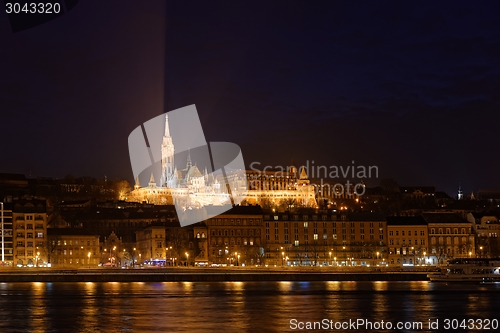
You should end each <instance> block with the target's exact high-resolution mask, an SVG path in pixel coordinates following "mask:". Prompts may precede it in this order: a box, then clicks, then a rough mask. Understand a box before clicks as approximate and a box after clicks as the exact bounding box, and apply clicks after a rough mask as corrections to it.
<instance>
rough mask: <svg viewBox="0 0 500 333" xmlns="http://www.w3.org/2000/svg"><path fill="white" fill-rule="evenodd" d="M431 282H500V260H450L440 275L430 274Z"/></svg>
mask: <svg viewBox="0 0 500 333" xmlns="http://www.w3.org/2000/svg"><path fill="white" fill-rule="evenodd" d="M427 277H428V278H429V279H430V280H431V281H444V282H484V283H492V282H497V281H498V282H500V259H499V258H461V259H452V260H449V261H448V263H447V265H446V266H445V267H443V268H442V269H441V272H440V273H437V274H429V275H427Z"/></svg>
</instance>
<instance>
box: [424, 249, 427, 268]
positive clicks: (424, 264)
mask: <svg viewBox="0 0 500 333" xmlns="http://www.w3.org/2000/svg"><path fill="white" fill-rule="evenodd" d="M425 255H426V252H425V251H424V265H426V264H427V262H426V260H425Z"/></svg>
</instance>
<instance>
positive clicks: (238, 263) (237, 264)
mask: <svg viewBox="0 0 500 333" xmlns="http://www.w3.org/2000/svg"><path fill="white" fill-rule="evenodd" d="M239 265H240V255H239V254H238V262H237V263H236V266H239Z"/></svg>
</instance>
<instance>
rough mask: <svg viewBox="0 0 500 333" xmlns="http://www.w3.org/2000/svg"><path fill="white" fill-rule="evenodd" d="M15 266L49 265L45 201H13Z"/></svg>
mask: <svg viewBox="0 0 500 333" xmlns="http://www.w3.org/2000/svg"><path fill="white" fill-rule="evenodd" d="M12 221H13V228H14V230H13V246H14V260H13V264H14V265H15V266H18V267H23V266H28V267H33V266H46V265H47V263H48V262H47V258H48V256H47V206H46V203H45V200H37V199H29V198H28V199H17V200H13V201H12Z"/></svg>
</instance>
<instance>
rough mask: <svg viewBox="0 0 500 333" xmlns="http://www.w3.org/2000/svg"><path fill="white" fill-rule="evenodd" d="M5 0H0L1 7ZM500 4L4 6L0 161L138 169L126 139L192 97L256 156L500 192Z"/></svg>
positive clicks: (205, 118)
mask: <svg viewBox="0 0 500 333" xmlns="http://www.w3.org/2000/svg"><path fill="white" fill-rule="evenodd" d="M2 5H3V4H2ZM499 13H500V4H499V3H495V2H479V3H478V2H472V1H459V2H457V1H454V2H443V3H437V2H435V1H434V2H429V3H425V4H424V3H420V2H419V3H418V4H415V5H414V6H410V5H409V4H408V2H406V1H404V2H402V1H398V2H394V3H390V2H382V3H380V2H368V1H367V2H356V3H355V4H350V3H348V2H334V1H325V2H320V1H315V2H312V3H311V2H307V1H282V2H272V3H271V2H267V1H265V2H264V1H263V2H258V3H256V2H254V1H248V2H243V1H224V2H208V1H198V2H196V1H189V2H175V3H174V2H169V3H168V4H167V8H165V3H164V2H163V1H147V2H145V1H144V2H142V1H141V2H137V1H80V3H79V4H78V5H77V6H76V7H75V8H74V9H73V10H71V11H69V12H68V13H66V14H65V15H63V16H61V17H59V18H57V19H55V20H53V21H51V22H48V23H46V24H44V25H40V26H38V27H36V28H33V29H29V30H25V31H21V32H17V33H13V32H12V31H11V28H10V25H9V21H8V19H7V16H6V15H5V14H4V13H3V11H2V13H0V115H1V118H0V119H1V127H0V142H1V143H0V149H1V150H0V151H1V153H0V172H12V173H24V174H26V175H27V176H30V175H31V176H32V177H39V176H48V177H64V176H65V175H66V174H73V175H75V176H84V175H88V176H93V177H99V178H102V177H104V175H107V176H108V178H116V177H119V178H126V179H128V180H129V181H132V180H133V176H132V169H131V166H130V160H129V155H128V146H127V139H128V135H129V134H130V132H131V131H132V130H133V129H134V128H136V127H137V126H139V125H140V124H141V123H143V122H145V121H147V120H149V119H151V118H153V117H155V116H157V115H159V114H161V113H162V112H165V111H169V110H173V109H176V108H180V107H183V106H186V105H190V104H196V107H197V109H198V113H199V115H200V119H201V122H202V125H203V128H204V131H205V136H206V138H207V141H229V142H234V143H236V144H238V145H239V146H240V147H241V148H242V151H243V156H244V159H245V162H246V164H247V165H249V164H250V163H251V162H254V161H258V162H260V163H261V165H262V166H265V165H273V166H275V165H288V164H289V163H290V160H291V159H292V158H293V159H295V161H296V164H298V165H301V164H304V163H305V162H306V160H310V161H312V160H314V163H315V165H326V166H331V165H337V166H348V165H352V161H353V160H354V161H355V164H356V165H366V166H368V165H376V166H378V168H379V178H378V179H371V180H367V181H366V183H367V184H368V185H378V184H379V183H380V180H381V179H383V178H394V179H395V180H396V181H397V182H398V183H399V184H400V185H402V186H417V185H434V186H436V188H437V190H442V191H446V192H448V193H449V194H450V195H455V194H456V191H457V188H458V184H459V182H461V184H462V188H463V189H464V191H465V193H466V194H470V192H472V191H474V192H475V191H477V190H479V189H500V177H498V176H499V171H500V168H499V160H500V158H499V143H500V139H499V133H498V127H499V120H500V113H499V111H500V109H499V102H500V95H499V90H500V19H499Z"/></svg>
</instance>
